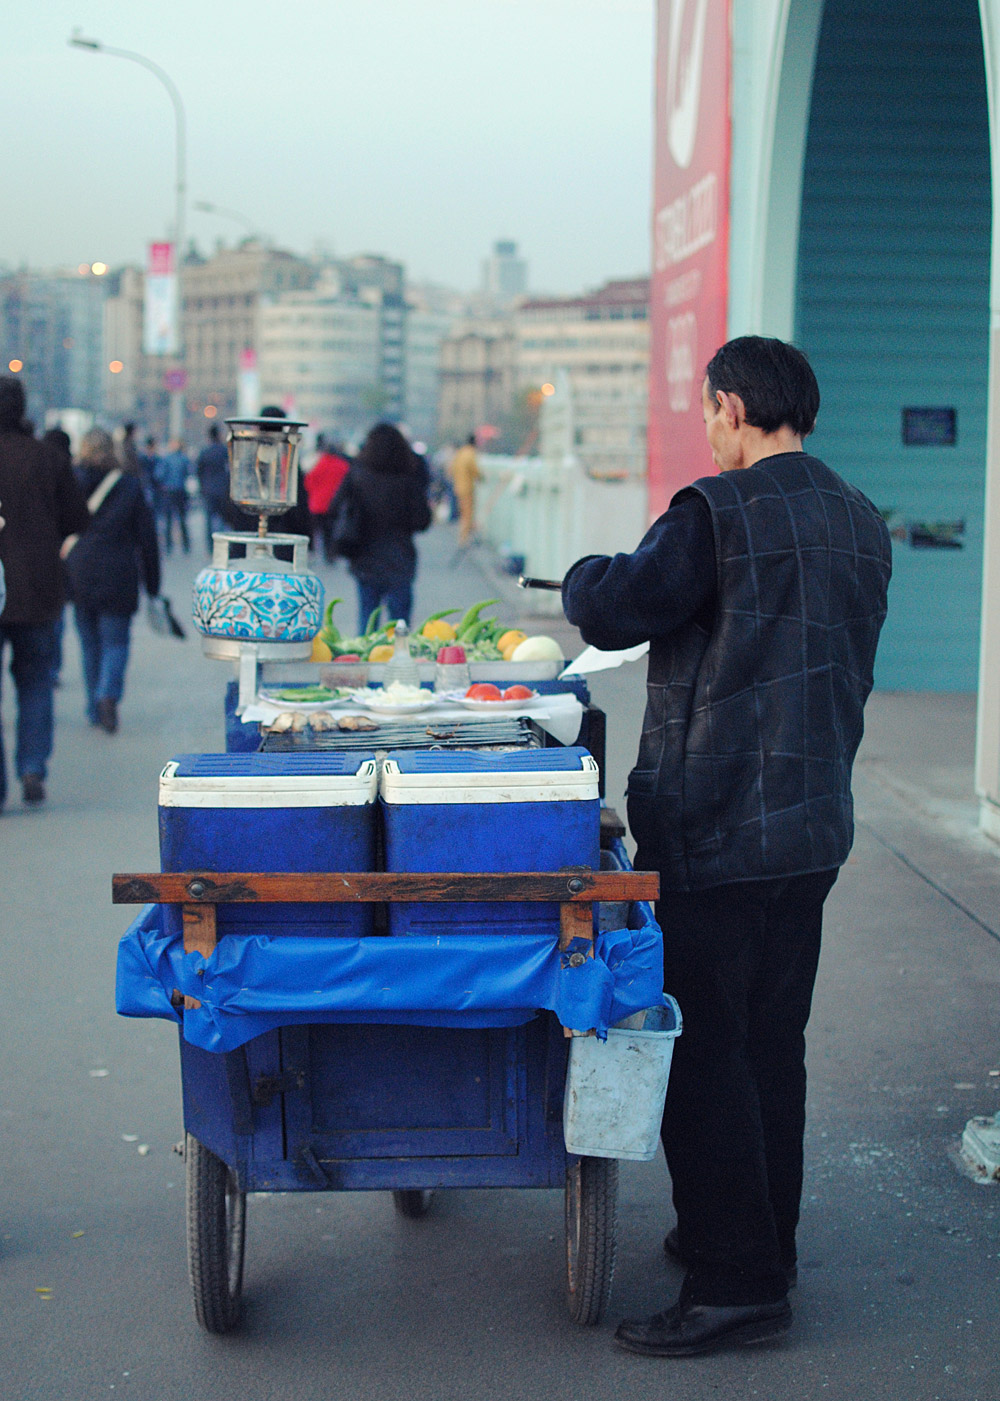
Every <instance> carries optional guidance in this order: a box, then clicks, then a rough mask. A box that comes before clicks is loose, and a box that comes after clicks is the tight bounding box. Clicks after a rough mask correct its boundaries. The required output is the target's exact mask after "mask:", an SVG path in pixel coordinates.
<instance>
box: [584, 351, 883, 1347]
mask: <svg viewBox="0 0 1000 1401" xmlns="http://www.w3.org/2000/svg"><path fill="white" fill-rule="evenodd" d="M702 406H703V414H704V419H705V425H706V433H707V436H708V442H709V446H710V447H711V450H712V456H713V458H714V460H715V463H716V466H717V467H718V468H719V469H720V471H719V475H718V476H711V477H702V478H700V479H699V480H698V481H696V482H694V483H692V485H691V486H689V487H687V488H685V489H684V490H682V491H680V492H678V493H677V495H675V496H674V498H673V500H672V501H671V503H670V507H669V509H668V510H667V511H666V513H665V514H664V515H662V516H661V517H660V518H659V520H657V521H656V522H655V523H654V524H653V525H652V527H651V528H650V530H649V531H648V532H647V534H646V536H645V537H644V539H643V540H642V542H641V543H640V545H639V546H638V548H637V549H636V550H635V552H634V553H632V554H618V555H615V556H614V557H608V556H590V557H588V558H586V559H583V560H579V561H578V562H577V563H576V564H574V565H573V567H572V568H571V569H570V570H569V572H568V574H567V575H566V577H565V579H564V580H563V602H564V606H565V610H566V616H567V617H568V618H569V620H570V621H571V622H574V623H576V624H577V626H578V627H579V628H580V631H581V633H582V635H583V637H584V640H585V641H587V642H589V643H591V644H592V645H594V646H596V647H600V648H605V649H617V648H623V647H632V646H635V645H636V644H638V643H640V642H645V641H648V642H649V644H650V650H649V664H648V665H649V671H648V686H647V691H648V699H647V706H646V718H645V721H644V724H643V734H642V739H641V741H640V746H639V758H638V762H637V764H636V767H635V768H634V769H633V771H632V773H631V775H630V778H629V784H628V818H629V825H630V827H631V829H632V835H633V837H634V838H635V840H636V842H637V845H638V852H637V855H636V863H635V864H636V867H637V869H646V870H657V871H659V873H660V882H661V894H660V901H659V904H658V906H657V911H658V918H659V921H660V924H661V927H662V928H663V931H664V986H665V988H666V989H667V991H669V992H670V993H672V994H673V995H674V996H675V997H676V998H677V1000H678V1002H679V1003H680V1006H681V1010H682V1012H683V1015H684V1034H683V1036H682V1037H681V1038H680V1040H679V1041H678V1043H677V1048H676V1051H675V1054H674V1060H673V1065H672V1068H671V1075H670V1083H669V1087H668V1092H667V1103H666V1110H665V1113H664V1118H663V1145H664V1149H665V1152H666V1157H667V1165H668V1167H669V1169H670V1176H671V1181H672V1184H673V1198H674V1207H675V1210H676V1215H677V1224H676V1228H675V1229H673V1230H671V1231H670V1232H669V1234H668V1235H667V1238H666V1240H665V1242H664V1249H665V1250H666V1252H667V1253H668V1254H669V1255H672V1256H674V1257H675V1258H677V1259H679V1260H680V1261H681V1262H682V1263H683V1264H684V1265H685V1266H686V1271H687V1272H686V1275H685V1278H684V1283H683V1286H682V1288H681V1291H680V1297H679V1299H678V1300H677V1302H676V1304H674V1305H673V1307H671V1308H668V1309H667V1310H665V1311H664V1312H662V1313H658V1314H655V1315H654V1316H653V1317H652V1318H649V1319H644V1320H636V1321H627V1322H625V1323H623V1324H622V1325H621V1326H620V1328H619V1329H618V1332H617V1334H616V1340H617V1341H618V1343H619V1344H620V1345H621V1346H622V1347H625V1348H627V1349H629V1350H631V1351H633V1352H640V1353H646V1354H655V1355H662V1356H679V1355H684V1354H687V1353H695V1352H706V1351H710V1350H712V1349H714V1348H716V1347H718V1346H720V1345H722V1344H724V1343H733V1342H741V1343H751V1342H759V1341H763V1340H764V1339H766V1338H769V1337H774V1336H777V1335H779V1334H780V1333H782V1332H784V1331H785V1330H786V1329H787V1328H788V1327H789V1325H790V1323H791V1309H790V1307H789V1304H788V1289H789V1286H790V1284H791V1283H792V1282H793V1281H794V1279H795V1273H796V1243H795V1233H796V1227H797V1224H798V1219H799V1201H800V1196H801V1190H802V1140H803V1130H804V1124H805V1090H806V1072H805V1035H804V1033H805V1027H806V1022H807V1020H808V1016H809V1008H810V1002H811V998H812V990H813V983H814V980H815V976H816V967H817V962H818V959H819V952H820V937H821V927H822V916H823V902H824V900H825V899H826V897H827V895H828V893H829V891H830V889H831V887H832V886H833V883H834V881H835V880H836V878H837V873H838V870H839V868H840V866H841V865H842V864H843V862H844V861H845V860H846V859H847V854H848V852H849V850H850V847H851V843H852V840H853V815H852V812H853V810H852V800H851V767H852V764H853V761H854V755H855V752H856V750H857V747H858V743H859V741H860V739H861V734H862V728H863V719H862V712H863V708H864V704H865V700H866V699H867V697H868V694H869V692H870V691H871V688H872V672H873V665H874V661H875V649H876V645H877V642H878V637H879V632H880V629H881V627H882V623H883V621H884V619H885V613H886V593H887V587H888V583H889V574H890V569H891V548H890V541H889V534H888V531H887V529H886V526H885V523H884V521H883V520H882V518H881V516H880V515H879V513H878V511H877V510H876V509H875V507H874V506H873V505H872V503H871V502H870V501H869V500H868V499H867V498H866V497H865V496H863V495H862V494H861V492H860V491H858V490H856V488H854V487H853V486H850V485H849V484H848V483H847V482H845V481H843V480H842V479H841V478H840V477H839V476H838V475H837V474H836V473H835V472H833V471H832V470H831V469H830V468H829V467H827V466H826V465H825V464H824V463H823V462H821V461H820V460H819V459H818V458H816V457H811V456H810V455H808V454H807V453H806V452H804V451H803V447H802V442H803V439H804V438H805V437H806V436H807V434H809V433H810V432H811V431H812V429H813V427H814V425H815V421H816V414H817V411H818V409H819V388H818V386H817V384H816V378H815V376H814V374H813V372H812V370H811V368H810V366H809V364H808V362H807V361H806V359H805V357H804V356H803V355H802V354H801V353H800V352H799V351H797V350H795V349H794V347H792V346H789V345H785V344H784V343H782V342H781V341H777V340H770V339H764V338H762V337H760V336H743V337H740V338H739V339H738V340H734V341H730V342H729V343H728V344H726V345H724V346H723V347H722V348H721V350H719V351H718V352H717V353H716V355H715V356H714V357H713V359H712V360H711V361H710V363H709V365H708V371H707V375H706V378H705V381H704V384H703V387H702Z"/></svg>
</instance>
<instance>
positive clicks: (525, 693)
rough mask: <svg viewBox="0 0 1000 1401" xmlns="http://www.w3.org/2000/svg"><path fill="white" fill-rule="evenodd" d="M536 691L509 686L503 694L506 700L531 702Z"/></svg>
mask: <svg viewBox="0 0 1000 1401" xmlns="http://www.w3.org/2000/svg"><path fill="white" fill-rule="evenodd" d="M534 694H535V693H534V691H533V690H532V689H531V688H530V686H508V687H507V689H506V691H504V693H503V699H504V700H531V698H532V696H534Z"/></svg>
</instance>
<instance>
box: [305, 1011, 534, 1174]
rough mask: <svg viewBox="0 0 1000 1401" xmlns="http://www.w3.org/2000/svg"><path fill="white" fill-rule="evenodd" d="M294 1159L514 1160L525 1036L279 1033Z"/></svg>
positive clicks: (424, 1030)
mask: <svg viewBox="0 0 1000 1401" xmlns="http://www.w3.org/2000/svg"><path fill="white" fill-rule="evenodd" d="M281 1038H282V1059H283V1068H284V1070H285V1071H286V1072H289V1071H296V1070H300V1069H301V1070H304V1071H305V1088H304V1090H303V1091H302V1092H300V1093H297V1094H290V1095H289V1094H286V1095H285V1097H284V1098H285V1127H286V1137H287V1154H288V1157H290V1158H291V1159H293V1160H298V1159H299V1158H300V1157H301V1156H302V1150H303V1149H304V1148H305V1149H309V1150H311V1152H312V1153H313V1154H315V1156H316V1158H317V1159H318V1160H320V1161H324V1160H327V1161H329V1160H331V1159H341V1160H348V1159H363V1158H364V1159H379V1158H399V1157H406V1158H422V1157H435V1158H449V1157H482V1156H492V1157H496V1156H503V1155H507V1154H515V1153H517V1151H518V1128H519V1107H520V1105H521V1104H522V1103H523V1101H524V1094H525V1085H524V1083H522V1082H523V1081H524V1079H525V1054H524V1030H523V1028H521V1027H512V1028H505V1029H495V1028H489V1029H475V1030H471V1029H455V1028H444V1027H425V1026H374V1025H364V1026H360V1025H359V1026H354V1025H335V1026H310V1027H304V1028H285V1029H284V1030H283V1031H282V1033H281Z"/></svg>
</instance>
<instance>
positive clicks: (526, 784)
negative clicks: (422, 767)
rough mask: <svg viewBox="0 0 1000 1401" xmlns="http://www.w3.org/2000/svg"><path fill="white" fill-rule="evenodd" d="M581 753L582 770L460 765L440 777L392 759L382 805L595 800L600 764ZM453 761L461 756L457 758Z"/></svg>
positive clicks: (384, 772) (382, 783) (384, 770)
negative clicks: (483, 769) (405, 767)
mask: <svg viewBox="0 0 1000 1401" xmlns="http://www.w3.org/2000/svg"><path fill="white" fill-rule="evenodd" d="M534 752H535V754H544V753H547V752H548V751H547V750H535V751H534ZM577 754H578V759H579V767H574V768H568V767H566V768H553V769H543V768H532V769H522V770H516V769H507V770H504V771H500V772H497V771H494V772H469V771H468V770H465V771H461V770H459V769H458V767H457V764H456V768H455V769H442V770H441V771H439V772H437V773H434V772H409V773H404V772H402V771H401V767H400V762H399V761H398V760H397V759H391V758H390V759H386V760H385V761H384V763H383V765H382V777H381V781H380V792H381V794H382V798H383V801H384V802H386V803H399V804H404V803H572V802H591V801H592V802H597V801H599V797H600V794H599V789H598V782H599V773H598V768H597V762H596V760H595V759H594V758H593V756H592V755H590V754H581V753H579V751H577ZM449 757H454V758H455V759H456V760H457V758H458V756H457V755H456V756H449ZM463 757H464V756H463ZM490 757H493V756H490Z"/></svg>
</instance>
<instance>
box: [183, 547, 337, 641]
mask: <svg viewBox="0 0 1000 1401" xmlns="http://www.w3.org/2000/svg"><path fill="white" fill-rule="evenodd" d="M213 540H214V550H213V555H212V563H211V565H210V566H209V568H208V569H203V570H202V571H201V573H200V574H199V575H198V577H197V578H196V579H195V581H194V597H193V603H192V617H193V620H194V625H195V627H196V628H197V629H198V631H199V632H201V633H203V634H204V635H205V636H206V637H229V638H233V639H234V640H236V641H238V642H308V641H309V640H310V639H311V638H313V637H315V636H316V634H317V632H319V628H320V623H321V622H322V619H323V585H322V584H321V583H320V581H319V579H318V578H317V577H316V575H315V574H312V573H310V571H309V570H308V569H307V568H306V552H307V550H308V544H309V542H308V540H307V539H306V537H305V536H304V535H266V536H256V535H243V534H236V533H234V534H231V535H229V534H224V533H221V532H220V533H219V534H216V535H214V536H213ZM275 551H278V552H279V553H278V554H276V553H275ZM281 554H286V555H291V558H290V559H284V558H281Z"/></svg>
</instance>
